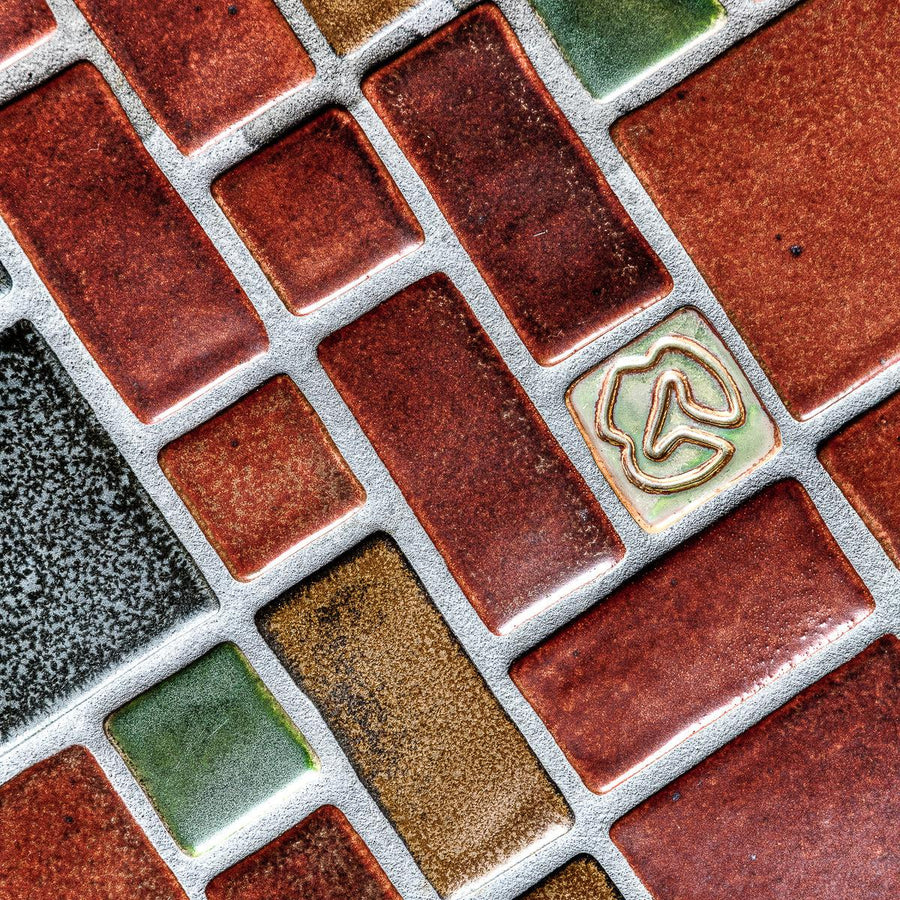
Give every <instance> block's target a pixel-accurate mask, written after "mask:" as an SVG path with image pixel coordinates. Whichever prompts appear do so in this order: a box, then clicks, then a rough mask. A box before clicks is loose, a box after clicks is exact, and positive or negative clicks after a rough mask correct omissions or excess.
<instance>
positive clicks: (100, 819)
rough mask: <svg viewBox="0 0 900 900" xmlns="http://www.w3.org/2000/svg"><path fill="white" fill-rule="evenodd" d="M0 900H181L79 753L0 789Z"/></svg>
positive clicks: (98, 773)
mask: <svg viewBox="0 0 900 900" xmlns="http://www.w3.org/2000/svg"><path fill="white" fill-rule="evenodd" d="M0 897H3V898H4V900H7V898H8V900H14V898H17V900H187V894H185V892H184V891H183V890H182V889H181V887H180V886H179V884H178V882H177V881H176V880H175V877H174V875H172V873H171V872H170V871H169V870H168V869H167V868H166V865H165V863H164V862H163V861H162V860H161V859H160V857H159V855H158V854H157V852H156V851H155V850H154V849H153V847H152V846H151V844H150V842H149V841H148V840H147V838H146V837H145V836H144V833H143V832H142V831H141V829H140V827H139V826H138V824H137V822H135V821H134V819H133V818H132V817H131V814H130V813H129V812H128V810H127V809H126V808H125V804H124V803H122V801H121V800H120V799H119V797H118V796H117V795H116V792H115V791H114V790H113V787H112V785H111V784H110V783H109V781H108V780H107V778H106V776H105V775H104V774H103V772H102V770H101V769H100V767H99V766H98V765H97V763H96V762H95V761H94V758H93V757H92V756H91V755H90V753H88V752H87V750H85V749H84V748H83V747H69V748H68V749H67V750H63V751H62V752H61V753H57V754H56V756H53V757H51V758H50V759H45V760H44V761H43V762H39V763H37V764H36V765H34V766H32V767H31V768H30V769H26V770H25V771H24V772H21V773H19V774H18V775H17V776H16V777H15V778H13V779H12V780H11V781H8V782H7V783H6V784H4V785H3V786H0Z"/></svg>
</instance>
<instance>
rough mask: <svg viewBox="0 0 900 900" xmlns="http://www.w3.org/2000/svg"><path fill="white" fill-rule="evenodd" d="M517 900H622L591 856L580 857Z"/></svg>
mask: <svg viewBox="0 0 900 900" xmlns="http://www.w3.org/2000/svg"><path fill="white" fill-rule="evenodd" d="M519 900H622V895H621V894H620V893H619V892H618V890H617V889H616V886H615V885H614V884H613V883H612V882H611V881H610V880H609V877H608V876H607V874H606V873H605V872H604V871H603V869H601V868H600V866H598V865H597V863H596V862H595V861H594V860H593V859H592V858H591V857H590V856H579V857H576V858H575V859H573V860H572V861H571V862H570V863H566V865H565V866H563V867H562V868H561V869H558V870H557V871H556V872H554V873H553V874H552V875H549V876H548V877H547V878H545V879H544V880H543V881H542V882H541V883H540V884H538V885H535V886H534V887H533V888H532V889H531V890H530V891H527V892H526V893H524V894H522V896H521V897H520V898H519Z"/></svg>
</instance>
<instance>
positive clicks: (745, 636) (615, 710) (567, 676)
mask: <svg viewBox="0 0 900 900" xmlns="http://www.w3.org/2000/svg"><path fill="white" fill-rule="evenodd" d="M873 609H874V603H873V601H872V598H871V596H870V594H869V592H868V591H867V590H866V588H865V586H864V585H863V583H862V581H861V580H860V578H859V576H857V574H856V573H855V572H854V570H853V569H852V568H851V566H850V564H849V562H848V561H847V560H846V558H845V557H844V555H843V554H842V553H841V551H840V549H839V547H838V545H837V543H836V542H835V541H834V539H833V538H832V537H831V535H830V534H829V532H828V530H827V529H826V527H825V524H824V523H823V522H822V520H821V518H820V516H819V514H818V513H817V512H816V509H815V507H814V506H813V503H812V501H811V500H810V499H809V497H808V496H807V494H806V492H805V491H804V490H803V489H802V488H801V487H800V485H799V484H798V483H797V482H795V481H783V482H779V483H778V484H776V485H774V486H773V487H771V488H769V489H767V490H766V491H764V492H763V493H762V494H759V495H757V496H756V497H754V498H753V499H752V500H750V501H748V502H747V503H745V504H744V505H743V506H741V507H740V508H739V509H738V510H737V511H735V512H734V513H732V514H731V515H730V516H728V517H727V518H725V519H723V520H722V521H720V522H718V523H717V524H715V525H713V526H712V527H711V528H710V529H708V530H707V531H705V532H703V533H702V534H700V535H698V536H697V537H695V538H694V539H693V540H691V541H689V542H688V543H687V544H684V545H683V546H682V547H680V548H679V549H677V550H676V551H675V552H674V553H672V554H670V555H669V556H668V557H666V558H665V559H663V560H662V561H661V562H659V563H657V564H656V565H654V566H652V567H651V568H650V569H649V570H648V571H646V572H644V573H642V574H641V575H639V576H638V577H637V578H635V579H634V580H633V581H631V582H629V583H628V584H626V585H625V586H624V587H622V588H620V589H619V590H618V591H616V592H615V593H614V594H613V595H612V596H611V597H609V598H608V599H607V600H605V601H604V602H603V603H601V604H599V605H598V606H596V607H594V609H592V610H590V611H589V612H587V613H586V614H585V615H583V616H582V617H581V618H579V619H577V620H576V621H575V622H573V623H572V624H570V625H568V626H567V627H566V628H564V629H563V630H562V631H560V632H558V633H557V634H556V635H554V636H553V637H551V638H550V639H549V640H548V641H546V642H545V643H544V644H542V645H540V646H539V647H537V648H536V649H535V650H532V651H531V652H530V653H528V654H527V655H526V656H524V657H522V659H520V660H519V661H518V662H517V663H515V665H514V666H513V668H512V671H511V673H510V674H511V676H512V679H513V681H514V682H515V683H516V685H517V686H518V687H519V690H521V691H522V693H523V694H524V696H525V698H526V699H527V700H528V701H529V702H530V703H531V704H532V706H534V708H535V710H536V711H537V712H538V714H539V715H540V716H541V718H542V719H543V720H544V722H545V723H546V724H547V727H548V728H549V729H550V732H551V733H552V734H553V736H554V738H555V739H556V740H557V742H558V743H559V745H560V747H561V748H562V749H563V752H564V753H565V754H566V757H567V758H568V759H569V761H570V762H571V763H572V765H573V766H574V767H575V770H576V771H577V772H578V774H579V775H580V776H581V777H582V779H584V781H585V783H586V784H587V786H588V787H589V788H590V789H591V790H593V791H596V792H598V793H602V792H604V791H607V790H610V789H611V788H613V787H615V786H616V785H617V784H619V783H620V782H621V781H623V780H624V779H625V778H627V777H629V776H630V775H632V774H633V773H634V772H636V771H638V770H639V769H641V768H643V767H644V766H646V765H648V764H649V763H650V762H652V761H653V760H654V759H656V758H658V757H659V756H660V755H662V754H663V753H664V752H666V751H667V750H669V749H670V748H671V747H673V746H674V745H676V744H678V743H680V742H681V741H683V740H685V739H686V738H687V737H689V736H690V735H691V734H693V733H695V732H697V731H698V730H700V729H701V728H703V727H704V726H706V725H708V724H709V723H710V722H712V721H714V720H715V719H717V718H718V717H719V716H721V715H723V714H724V713H725V712H727V711H728V710H729V709H730V708H732V707H734V706H735V705H737V704H738V703H740V702H741V701H743V700H745V699H746V698H747V697H749V696H751V695H753V694H754V693H756V692H757V691H758V690H759V689H760V688H762V687H763V686H764V685H765V684H767V683H768V682H770V681H772V680H773V679H775V678H777V677H778V676H780V675H782V674H783V673H784V672H785V671H786V670H787V669H789V668H791V667H792V666H794V665H796V663H797V662H799V661H800V660H802V659H804V658H806V657H807V656H809V655H811V654H812V653H814V652H815V651H817V650H820V649H821V648H822V647H823V646H824V645H825V644H827V643H829V642H830V641H832V640H834V639H835V638H836V637H838V636H839V635H841V634H843V633H844V632H845V631H847V630H848V629H849V628H851V627H852V626H853V625H855V624H856V623H858V622H860V621H861V620H862V619H864V618H865V617H866V616H867V615H869V613H871V612H872V610H873Z"/></svg>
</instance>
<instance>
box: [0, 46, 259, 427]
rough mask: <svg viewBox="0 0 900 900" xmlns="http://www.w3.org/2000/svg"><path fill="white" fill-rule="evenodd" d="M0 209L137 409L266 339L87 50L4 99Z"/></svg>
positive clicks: (189, 387) (154, 411)
mask: <svg viewBox="0 0 900 900" xmlns="http://www.w3.org/2000/svg"><path fill="white" fill-rule="evenodd" d="M0 215H2V216H3V218H4V219H5V220H6V223H7V224H8V225H9V227H10V229H11V230H12V233H13V235H14V236H15V238H16V239H17V240H18V241H19V243H20V244H21V245H22V247H23V248H24V250H25V252H26V253H27V254H28V257H29V259H30V260H31V263H32V265H33V266H34V267H35V269H36V270H37V273H38V275H39V276H40V277H41V279H42V280H43V282H44V283H45V284H46V286H47V288H48V290H49V291H50V293H51V294H52V296H53V298H54V299H55V300H56V302H57V303H58V304H59V306H60V308H61V309H62V311H63V313H64V314H65V316H66V318H67V319H68V320H69V322H70V323H71V325H72V327H73V328H74V329H75V331H76V333H77V334H78V336H79V337H80V338H81V340H82V341H83V342H84V344H85V346H86V347H87V349H88V351H89V352H90V354H91V356H93V357H94V359H96V360H97V363H98V364H99V366H100V368H101V369H102V370H103V372H104V373H105V375H106V376H107V377H108V378H109V380H110V381H111V382H112V384H113V387H114V388H115V389H116V390H117V391H118V392H119V393H120V394H121V395H122V399H123V400H124V401H125V402H126V403H127V404H128V406H129V407H130V409H131V410H132V411H133V412H134V414H135V415H136V416H137V417H138V418H139V419H140V420H141V421H142V422H153V421H155V420H157V419H160V418H162V417H163V416H165V415H166V414H167V413H169V412H171V411H172V410H173V409H175V408H177V407H179V406H181V405H183V404H184V403H187V402H188V401H190V400H191V399H192V398H193V397H194V396H196V395H197V394H199V393H201V392H202V391H204V390H206V389H207V388H209V387H210V386H211V385H212V384H214V383H215V382H217V381H220V380H221V379H223V378H225V377H227V376H228V374H229V373H230V372H232V371H233V370H234V369H235V368H236V367H237V366H240V365H242V364H243V363H246V362H249V361H250V360H251V359H253V358H254V357H256V356H258V355H260V354H261V353H263V352H265V350H266V349H267V347H268V339H267V337H266V332H265V328H264V327H263V324H262V322H261V320H260V318H259V316H258V315H257V314H256V312H255V310H254V309H253V307H252V306H251V305H250V301H249V300H248V299H247V297H246V296H245V295H244V292H243V291H242V290H241V288H240V286H239V285H238V283H237V281H236V279H235V277H234V275H232V273H231V271H230V270H229V268H228V267H227V266H226V265H225V262H224V260H223V259H222V258H221V257H220V256H219V254H218V252H217V251H216V249H215V248H214V247H213V245H212V243H211V241H210V240H209V238H208V237H207V236H206V233H205V232H204V231H203V229H202V228H201V227H200V225H199V224H198V222H197V221H196V219H194V217H193V215H191V212H190V210H189V209H188V208H187V207H186V206H185V204H184V201H182V199H181V198H180V197H179V196H178V194H177V193H176V192H175V190H174V189H173V188H172V186H171V185H170V184H169V182H168V181H166V179H165V176H164V175H163V174H162V172H161V171H160V170H159V168H158V167H157V165H156V163H155V162H154V161H153V159H152V158H151V157H150V155H149V154H148V153H147V151H146V150H145V149H144V145H143V144H142V143H141V142H140V139H139V138H138V136H137V134H136V133H135V131H134V129H133V128H132V126H131V123H130V122H129V121H128V118H127V117H126V115H125V113H124V111H123V110H122V108H121V106H119V104H118V102H117V101H116V99H115V97H114V96H113V94H112V92H111V91H110V89H109V87H108V86H107V85H106V82H105V81H103V78H102V77H101V75H100V73H99V72H98V71H97V70H96V69H95V68H93V66H91V65H89V64H88V63H77V64H76V65H74V66H72V67H71V68H69V69H67V70H66V71H64V72H63V73H62V74H61V75H57V76H56V77H55V78H53V79H51V80H50V81H48V82H46V83H45V84H43V85H41V86H40V87H38V88H36V89H34V90H32V91H30V92H29V93H27V94H25V95H24V96H22V97H19V98H18V99H16V100H14V101H13V102H12V103H10V104H9V105H7V106H6V107H4V108H3V109H0Z"/></svg>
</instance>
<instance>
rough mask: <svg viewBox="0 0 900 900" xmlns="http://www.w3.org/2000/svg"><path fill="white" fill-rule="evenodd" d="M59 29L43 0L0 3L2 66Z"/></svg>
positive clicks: (6, 0)
mask: <svg viewBox="0 0 900 900" xmlns="http://www.w3.org/2000/svg"><path fill="white" fill-rule="evenodd" d="M54 31H56V19H55V18H53V13H52V12H50V7H49V6H47V4H46V3H45V2H44V0H3V2H2V3H0V68H3V67H4V66H8V65H10V64H11V63H13V62H15V61H16V60H17V59H19V57H21V56H23V55H24V54H26V53H28V51H29V50H31V49H32V48H34V47H36V46H37V45H38V44H40V43H41V42H42V41H45V40H46V39H47V38H48V37H50V35H51V34H53V32H54Z"/></svg>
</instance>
